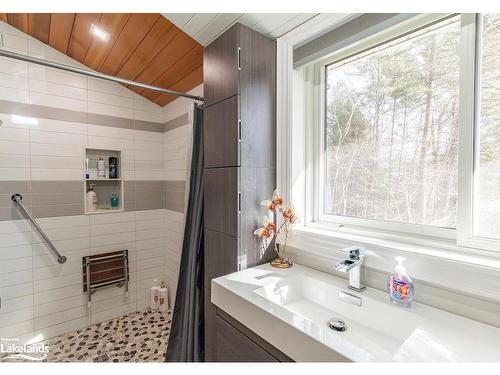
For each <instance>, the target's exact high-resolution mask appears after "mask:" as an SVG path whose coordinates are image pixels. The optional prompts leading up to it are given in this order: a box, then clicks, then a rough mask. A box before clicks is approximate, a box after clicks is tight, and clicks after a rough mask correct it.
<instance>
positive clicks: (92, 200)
mask: <svg viewBox="0 0 500 375" xmlns="http://www.w3.org/2000/svg"><path fill="white" fill-rule="evenodd" d="M87 211H88V212H95V211H97V194H96V192H95V191H94V185H92V184H90V185H89V190H88V191H87Z"/></svg>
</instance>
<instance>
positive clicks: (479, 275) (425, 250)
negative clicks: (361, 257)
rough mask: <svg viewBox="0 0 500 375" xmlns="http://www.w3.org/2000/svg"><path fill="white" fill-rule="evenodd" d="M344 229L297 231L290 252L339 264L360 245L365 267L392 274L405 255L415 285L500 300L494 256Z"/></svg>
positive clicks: (499, 267) (498, 263) (499, 261)
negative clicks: (398, 260)
mask: <svg viewBox="0 0 500 375" xmlns="http://www.w3.org/2000/svg"><path fill="white" fill-rule="evenodd" d="M342 229H343V228H339V229H336V230H332V229H331V228H329V229H328V230H327V229H325V228H324V226H322V225H321V224H313V225H308V226H304V227H300V228H297V229H295V230H294V232H292V235H291V237H290V240H289V246H290V247H291V248H293V249H291V253H292V254H293V255H296V256H297V257H303V256H307V255H313V256H317V257H321V258H325V259H328V260H329V261H332V262H337V261H340V260H342V259H344V257H345V252H344V251H343V250H342V249H344V248H346V247H350V246H353V245H359V246H361V247H363V248H364V249H365V251H366V266H367V268H369V269H372V270H374V271H378V272H384V273H386V272H390V271H392V270H394V266H395V264H396V262H395V260H394V258H395V257H396V256H404V257H405V258H406V262H405V265H406V267H407V269H408V272H409V274H410V276H411V277H413V278H414V279H415V280H417V281H420V282H423V283H426V284H429V285H433V286H437V287H440V288H445V289H449V290H452V291H456V292H458V293H461V294H466V295H469V296H473V297H476V298H482V299H486V300H490V301H493V302H496V303H498V302H499V301H500V277H499V273H500V256H499V255H500V254H498V253H491V252H486V251H481V250H473V249H469V248H467V249H465V248H462V247H459V246H457V245H454V244H452V243H450V242H448V241H442V242H441V241H436V240H427V239H422V238H418V237H417V236H415V237H410V236H402V235H398V236H394V238H391V239H387V238H377V237H374V236H369V235H367V234H361V233H359V232H358V233H353V232H351V231H349V232H348V231H346V230H342ZM397 237H399V239H396V238H397ZM465 251H467V253H466V252H465ZM299 263H300V262H299Z"/></svg>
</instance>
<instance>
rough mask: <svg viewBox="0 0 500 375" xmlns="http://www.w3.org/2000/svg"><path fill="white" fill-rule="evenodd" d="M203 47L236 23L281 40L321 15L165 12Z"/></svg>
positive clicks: (167, 16) (165, 14)
mask: <svg viewBox="0 0 500 375" xmlns="http://www.w3.org/2000/svg"><path fill="white" fill-rule="evenodd" d="M162 14H163V15H164V16H165V17H166V18H168V19H169V20H170V21H171V22H173V23H174V24H175V25H176V26H177V27H178V28H180V29H181V30H182V31H184V32H185V33H186V34H188V35H190V36H191V37H192V38H193V39H195V40H196V41H197V42H198V43H200V44H201V45H203V46H206V45H208V44H209V43H210V42H211V41H212V40H214V39H215V38H216V37H217V36H218V35H220V34H221V33H222V32H224V31H225V30H226V29H227V28H228V27H230V26H231V25H233V24H234V23H236V22H239V23H241V24H243V25H245V26H248V27H250V28H251V29H254V30H256V31H258V32H259V33H261V34H264V35H267V36H269V37H271V38H279V37H280V36H282V35H284V34H286V33H287V32H289V31H290V30H293V29H295V28H296V27H298V26H300V25H301V24H303V23H304V22H306V21H308V20H310V19H311V18H313V17H314V16H316V15H317V13H162Z"/></svg>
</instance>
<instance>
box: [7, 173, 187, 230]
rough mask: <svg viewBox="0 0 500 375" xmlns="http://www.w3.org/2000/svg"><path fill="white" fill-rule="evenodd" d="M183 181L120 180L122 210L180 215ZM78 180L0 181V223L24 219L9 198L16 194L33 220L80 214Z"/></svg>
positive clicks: (82, 209) (80, 196) (81, 205)
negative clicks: (157, 211)
mask: <svg viewBox="0 0 500 375" xmlns="http://www.w3.org/2000/svg"><path fill="white" fill-rule="evenodd" d="M185 187H186V182H185V181H124V186H123V191H124V197H123V201H124V203H125V205H124V209H125V211H142V210H155V209H168V210H172V211H176V212H181V213H182V212H184V205H185V191H184V189H185ZM82 189H83V186H82V181H0V221H5V220H19V219H24V217H23V215H22V214H21V213H20V212H19V211H18V210H17V208H16V207H15V206H14V204H13V202H12V200H11V196H12V194H14V193H20V194H22V196H23V203H24V205H25V206H26V208H28V209H29V210H30V211H31V212H32V213H33V216H34V217H36V218H39V217H40V218H42V217H56V216H72V215H83V214H84V199H85V195H84V194H83V191H82Z"/></svg>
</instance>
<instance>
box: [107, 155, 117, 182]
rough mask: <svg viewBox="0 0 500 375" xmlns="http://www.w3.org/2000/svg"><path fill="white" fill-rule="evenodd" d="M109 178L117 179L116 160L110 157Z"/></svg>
mask: <svg viewBox="0 0 500 375" xmlns="http://www.w3.org/2000/svg"><path fill="white" fill-rule="evenodd" d="M108 165H109V178H118V158H116V157H114V156H111V157H110V158H109V164H108Z"/></svg>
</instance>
